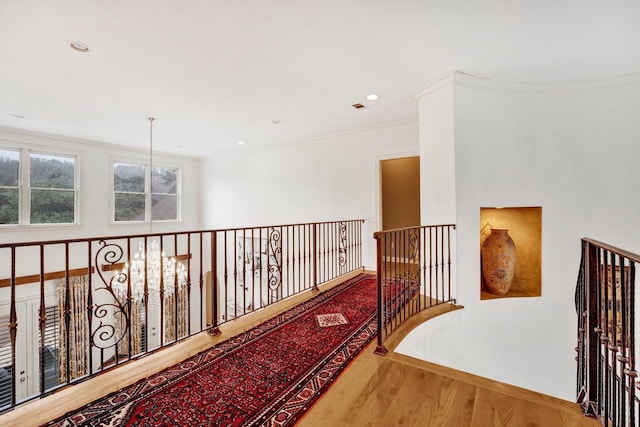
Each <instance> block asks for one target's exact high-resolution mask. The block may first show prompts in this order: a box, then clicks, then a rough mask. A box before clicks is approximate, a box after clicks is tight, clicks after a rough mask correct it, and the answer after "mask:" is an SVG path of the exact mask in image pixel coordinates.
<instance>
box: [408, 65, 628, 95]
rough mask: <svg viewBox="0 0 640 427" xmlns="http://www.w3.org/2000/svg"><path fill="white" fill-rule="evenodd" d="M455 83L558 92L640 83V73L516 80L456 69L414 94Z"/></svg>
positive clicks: (424, 92)
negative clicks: (563, 78)
mask: <svg viewBox="0 0 640 427" xmlns="http://www.w3.org/2000/svg"><path fill="white" fill-rule="evenodd" d="M453 83H460V84H463V85H467V86H474V87H480V88H484V89H493V90H503V91H513V92H557V91H572V90H581V89H595V88H602V87H613V86H624V85H631V84H638V83H640V73H633V74H625V75H621V76H615V77H608V78H602V79H593V80H581V81H575V82H514V81H503V80H495V79H491V78H488V77H482V76H477V75H474V74H469V73H465V72H462V71H454V72H453V73H451V74H449V75H448V76H447V77H445V78H443V79H442V80H439V81H438V82H436V83H434V84H432V85H430V86H428V87H426V88H424V89H422V90H420V91H419V92H417V93H416V94H415V95H414V97H415V98H422V97H423V96H425V95H428V94H430V93H432V92H434V91H436V90H438V89H440V88H442V87H445V86H447V85H451V84H453Z"/></svg>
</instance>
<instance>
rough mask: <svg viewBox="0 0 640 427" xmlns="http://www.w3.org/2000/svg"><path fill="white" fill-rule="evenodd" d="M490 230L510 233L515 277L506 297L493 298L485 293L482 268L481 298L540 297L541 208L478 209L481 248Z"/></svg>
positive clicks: (492, 295) (496, 296)
mask: <svg viewBox="0 0 640 427" xmlns="http://www.w3.org/2000/svg"><path fill="white" fill-rule="evenodd" d="M492 228H506V229H508V230H509V236H511V239H512V240H513V242H514V243H515V246H516V263H515V275H514V278H513V282H512V283H511V287H510V288H509V292H507V294H506V295H502V296H499V295H494V294H492V293H490V292H488V291H487V290H486V287H485V284H484V278H483V277H482V265H481V267H480V269H481V271H480V290H481V292H480V299H481V300H486V299H495V298H513V297H539V296H541V295H542V292H541V289H542V279H541V277H542V207H539V206H535V207H486V208H480V247H482V244H483V243H484V240H485V239H486V238H487V236H488V235H489V234H490V233H491V229H492ZM481 264H482V263H481Z"/></svg>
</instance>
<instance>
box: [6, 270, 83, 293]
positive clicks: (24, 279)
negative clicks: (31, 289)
mask: <svg viewBox="0 0 640 427" xmlns="http://www.w3.org/2000/svg"><path fill="white" fill-rule="evenodd" d="M94 271H95V269H94V268H93V267H91V273H93V272H94ZM88 273H89V269H88V268H86V267H84V268H73V269H70V270H69V277H74V276H84V275H85V274H88ZM65 277H67V272H66V271H64V270H62V271H53V272H51V273H45V274H44V279H43V281H44V282H46V281H47V280H55V279H64V278H65ZM40 279H41V277H40V274H31V275H29V276H18V277H16V285H26V284H29V283H38V282H40ZM9 286H11V279H10V278H9V279H0V288H8V287H9Z"/></svg>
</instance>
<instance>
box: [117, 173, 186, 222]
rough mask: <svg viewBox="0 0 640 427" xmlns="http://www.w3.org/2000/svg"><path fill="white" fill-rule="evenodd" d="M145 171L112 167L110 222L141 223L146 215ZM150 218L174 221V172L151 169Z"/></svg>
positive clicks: (176, 192)
mask: <svg viewBox="0 0 640 427" xmlns="http://www.w3.org/2000/svg"><path fill="white" fill-rule="evenodd" d="M146 180H147V168H146V166H144V165H134V164H126V163H115V164H114V166H113V189H114V203H115V204H114V219H115V221H116V222H118V221H145V220H146V219H147V218H146V215H147V210H146V206H147V200H148V198H147V197H148V192H147V183H146ZM150 211H151V218H152V219H153V220H154V221H157V220H174V221H175V220H177V219H178V170H177V169H170V168H159V167H154V168H153V171H152V174H151V209H150Z"/></svg>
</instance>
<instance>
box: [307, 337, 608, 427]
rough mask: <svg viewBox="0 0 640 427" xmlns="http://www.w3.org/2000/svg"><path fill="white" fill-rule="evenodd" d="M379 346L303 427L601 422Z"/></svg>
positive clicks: (548, 426) (568, 406) (556, 402)
mask: <svg viewBox="0 0 640 427" xmlns="http://www.w3.org/2000/svg"><path fill="white" fill-rule="evenodd" d="M374 348H375V343H374V344H371V345H369V347H368V348H367V349H365V351H364V352H363V353H362V354H361V355H360V357H358V359H356V360H355V361H354V362H353V363H352V364H351V366H350V367H349V368H348V369H347V370H345V372H343V374H342V375H341V376H340V378H338V380H337V381H336V382H335V384H333V385H332V386H331V388H330V389H329V391H328V392H327V393H326V394H325V395H324V396H323V397H322V399H320V400H319V401H318V402H317V403H316V405H315V406H314V407H313V408H312V409H311V410H310V411H309V413H308V414H307V415H306V416H305V417H304V418H303V419H302V420H301V421H300V422H299V423H298V425H299V426H301V427H315V426H350V427H364V426H434V427H435V426H456V427H457V426H477V427H488V426H515V427H520V426H528V427H533V426H540V427H554V426H593V427H597V426H600V423H599V422H598V421H596V420H594V419H590V418H586V417H584V416H583V415H582V412H581V411H580V409H579V408H578V406H577V405H576V404H574V403H572V402H567V401H564V400H560V399H556V398H553V397H550V396H546V395H542V394H540V393H536V392H532V391H529V390H524V389H521V388H518V387H514V386H510V385H507V384H503V383H499V382H495V381H491V380H488V379H486V378H481V377H477V376H474V375H470V374H467V373H464V372H460V371H455V370H453V369H449V368H445V367H442V366H438V365H434V364H431V363H427V362H424V361H420V360H416V359H413V358H410V357H407V356H403V355H400V354H396V353H392V352H391V353H388V354H387V355H386V356H384V357H381V356H376V355H374V354H373V350H374Z"/></svg>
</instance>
